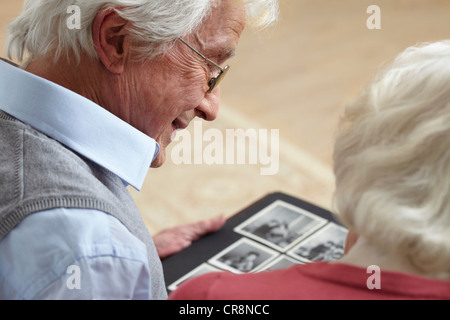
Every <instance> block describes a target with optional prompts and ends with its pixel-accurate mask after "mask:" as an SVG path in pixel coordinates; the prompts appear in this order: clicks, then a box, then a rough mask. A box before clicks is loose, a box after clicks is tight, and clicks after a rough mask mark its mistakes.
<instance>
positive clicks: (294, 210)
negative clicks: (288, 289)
mask: <svg viewBox="0 0 450 320" xmlns="http://www.w3.org/2000/svg"><path fill="white" fill-rule="evenodd" d="M326 223H327V220H326V219H323V218H321V217H319V216H317V215H315V214H312V213H310V212H308V211H306V210H303V209H301V208H299V207H296V206H293V205H291V204H289V203H286V202H284V201H281V200H277V201H275V202H274V203H272V204H271V205H269V206H268V207H266V208H264V209H263V210H261V211H260V212H259V213H257V214H255V215H254V216H252V217H251V218H250V219H248V220H247V221H245V222H243V223H242V224H240V225H239V226H237V227H236V228H235V229H234V231H235V232H238V233H240V234H242V235H245V236H247V237H249V238H252V239H254V240H257V241H260V242H262V243H264V244H265V245H268V246H270V247H272V248H274V249H276V250H278V251H281V252H285V251H287V250H288V249H289V248H291V247H292V246H293V245H295V243H297V242H298V241H300V240H301V239H304V238H305V237H306V236H307V235H309V234H311V233H312V232H314V231H316V230H318V229H319V228H321V227H322V226H324V225H325V224H326Z"/></svg>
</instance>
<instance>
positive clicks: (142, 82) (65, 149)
mask: <svg viewBox="0 0 450 320" xmlns="http://www.w3.org/2000/svg"><path fill="white" fill-rule="evenodd" d="M74 8H77V9H78V12H79V13H80V16H79V18H80V26H79V28H69V23H68V18H70V15H69V14H68V13H70V12H76V11H71V10H72V9H74ZM276 14H277V3H276V2H275V1H273V0H271V1H269V0H266V1H264V0H255V1H243V0H196V1H191V0H179V1H167V0H133V1H132V0H120V1H119V0H110V1H103V0H95V1H94V0H83V1H77V2H76V6H73V2H72V1H69V0H67V1H50V0H46V1H44V0H33V1H26V4H25V9H24V11H23V12H22V14H21V15H20V16H19V17H18V18H17V19H16V20H15V21H14V22H13V23H12V24H11V25H10V28H9V41H8V53H9V55H10V57H13V56H16V57H17V58H18V60H19V61H23V63H22V66H21V68H18V67H17V66H14V65H11V64H9V63H7V62H5V61H1V62H0V150H1V152H0V173H1V174H0V182H1V183H0V257H1V258H0V298H3V299H75V298H79V299H166V298H167V293H166V288H165V284H164V279H163V272H162V267H161V261H160V256H165V255H167V254H170V253H173V252H176V251H177V250H180V249H181V248H183V247H184V246H186V245H188V244H189V243H190V241H192V240H193V239H195V238H196V237H198V236H199V235H202V234H204V233H207V232H211V231H214V230H216V229H217V228H219V227H220V226H221V225H222V224H223V219H218V220H212V221H203V222H201V223H199V224H194V225H188V226H181V227H178V228H175V229H172V230H171V229H168V230H166V231H163V232H162V233H160V234H159V235H156V236H155V242H153V240H152V238H151V236H150V235H149V233H148V231H147V229H146V228H145V225H144V223H143V221H142V219H141V217H140V215H139V212H138V211H137V209H136V207H135V205H134V203H133V201H132V199H131V197H130V195H129V194H128V192H127V190H126V187H127V186H128V185H131V186H133V187H135V188H136V189H139V188H140V187H141V186H142V183H143V181H144V178H145V175H146V173H147V170H148V168H149V167H150V166H151V167H159V166H161V165H162V164H163V162H164V160H165V148H166V147H167V145H168V144H169V143H170V142H171V139H172V136H173V135H174V132H175V131H176V130H178V129H184V128H186V127H187V126H188V124H189V122H190V121H191V120H192V119H194V118H195V117H200V118H202V119H205V120H208V121H211V120H214V119H215V118H216V117H217V113H218V108H219V97H220V90H219V88H218V84H219V82H220V80H222V78H223V77H224V75H225V73H226V72H227V70H228V66H225V67H221V66H222V65H223V64H224V63H225V62H226V60H227V59H228V58H230V57H231V56H233V54H234V52H235V50H236V47H237V45H238V40H239V37H240V35H241V33H242V31H243V29H244V26H245V24H246V22H247V21H249V18H250V15H251V18H252V20H253V18H254V17H257V18H259V19H258V22H260V23H268V22H271V21H273V20H274V19H275V18H276ZM261 19H262V20H261ZM254 21H256V20H254ZM177 235H181V237H182V238H181V239H179V238H177ZM155 244H156V247H155ZM158 252H159V255H158Z"/></svg>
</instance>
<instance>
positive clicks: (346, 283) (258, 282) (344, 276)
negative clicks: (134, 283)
mask: <svg viewBox="0 0 450 320" xmlns="http://www.w3.org/2000/svg"><path fill="white" fill-rule="evenodd" d="M379 275H380V277H379V279H378V283H379V284H380V289H376V288H373V289H369V288H368V285H367V282H369V284H371V283H374V282H373V281H372V280H373V277H374V276H375V273H372V272H371V271H368V270H366V269H364V268H361V267H357V266H352V265H348V264H343V263H326V262H313V263H307V264H304V265H295V266H292V267H290V268H287V269H282V270H274V271H264V272H260V273H246V274H240V275H236V274H232V273H229V272H214V273H208V274H204V275H201V276H199V277H196V278H194V279H190V280H188V281H186V282H185V283H183V284H182V285H181V286H180V287H179V288H178V289H177V290H175V291H174V292H172V294H171V295H170V296H169V299H171V300H307V299H310V300H321V299H326V300H331V299H338V300H357V299H362V300H369V299H383V300H387V299H403V300H406V299H433V300H435V299H450V282H447V281H439V280H434V279H429V278H423V277H419V276H415V275H410V274H406V273H400V272H393V271H383V270H381V271H380V273H379ZM370 277H372V278H370ZM369 278H370V279H369ZM368 280H369V281H368ZM371 287H373V286H371Z"/></svg>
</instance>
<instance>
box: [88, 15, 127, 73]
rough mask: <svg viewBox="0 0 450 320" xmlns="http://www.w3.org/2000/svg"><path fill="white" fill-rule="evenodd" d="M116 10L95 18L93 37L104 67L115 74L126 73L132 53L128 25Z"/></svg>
mask: <svg viewBox="0 0 450 320" xmlns="http://www.w3.org/2000/svg"><path fill="white" fill-rule="evenodd" d="M128 23H129V22H128V21H127V20H125V19H123V18H122V17H121V16H120V15H119V14H118V13H117V12H116V11H115V10H113V9H110V10H102V11H100V12H99V13H98V14H97V16H96V17H95V20H94V24H93V28H92V37H93V40H94V45H95V50H96V52H97V55H98V57H99V59H100V61H101V62H102V64H103V65H104V67H105V68H106V69H107V70H108V71H110V72H111V73H114V74H121V73H122V72H123V71H124V68H125V64H126V60H127V57H128V56H129V52H130V49H131V48H130V43H131V42H130V41H129V33H128V29H127V24H128Z"/></svg>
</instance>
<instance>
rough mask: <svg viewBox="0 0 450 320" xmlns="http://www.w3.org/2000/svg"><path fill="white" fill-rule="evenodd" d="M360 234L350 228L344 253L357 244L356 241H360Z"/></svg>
mask: <svg viewBox="0 0 450 320" xmlns="http://www.w3.org/2000/svg"><path fill="white" fill-rule="evenodd" d="M358 238H359V235H357V234H356V233H355V232H353V231H352V230H349V231H348V233H347V238H346V239H345V246H344V254H347V253H348V252H349V251H350V249H351V248H352V247H353V246H354V245H355V243H356V241H358Z"/></svg>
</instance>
